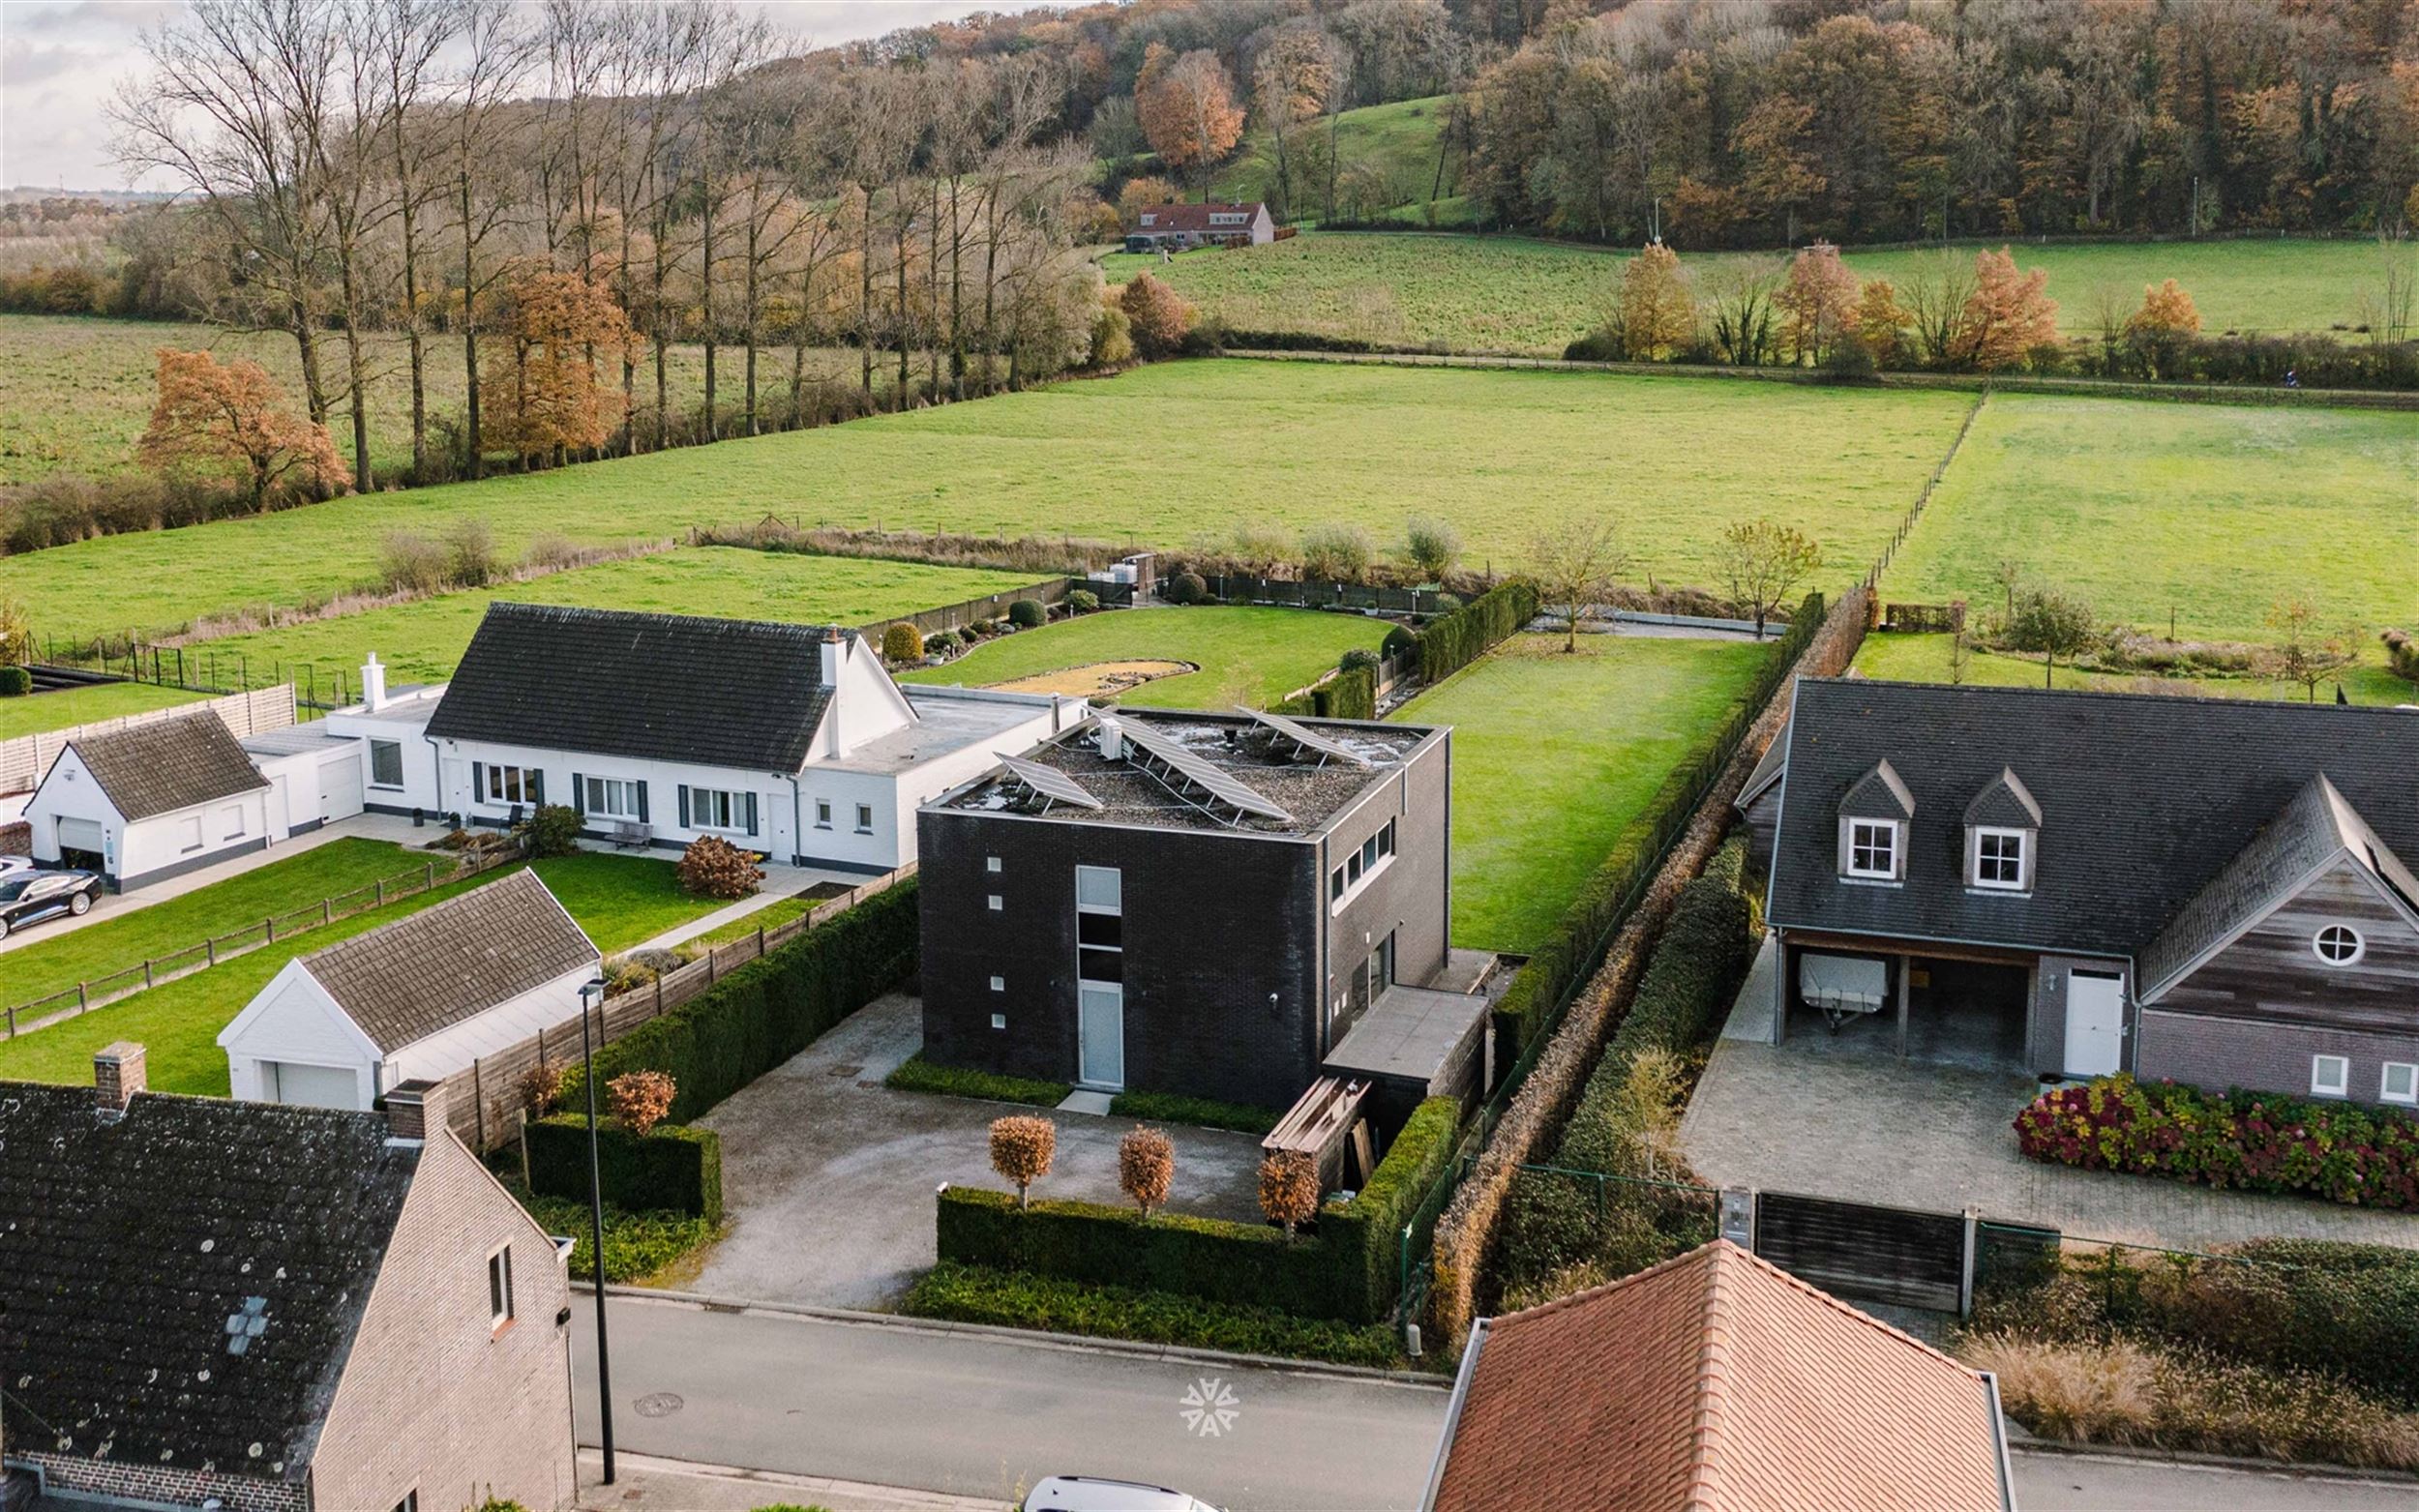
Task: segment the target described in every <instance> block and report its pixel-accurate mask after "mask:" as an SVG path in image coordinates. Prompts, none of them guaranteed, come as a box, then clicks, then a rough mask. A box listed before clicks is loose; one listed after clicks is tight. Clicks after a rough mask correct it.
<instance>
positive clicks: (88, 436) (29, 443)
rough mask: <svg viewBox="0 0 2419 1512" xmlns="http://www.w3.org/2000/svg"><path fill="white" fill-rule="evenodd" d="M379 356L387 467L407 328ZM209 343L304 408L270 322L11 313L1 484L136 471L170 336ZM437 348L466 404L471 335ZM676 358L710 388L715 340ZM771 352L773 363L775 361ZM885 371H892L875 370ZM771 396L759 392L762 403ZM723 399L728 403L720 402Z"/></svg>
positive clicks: (189, 346)
mask: <svg viewBox="0 0 2419 1512" xmlns="http://www.w3.org/2000/svg"><path fill="white" fill-rule="evenodd" d="M368 344H369V349H370V360H371V365H372V366H371V379H370V384H369V389H370V442H371V446H370V457H371V460H372V462H373V465H375V466H377V467H378V468H380V469H381V470H383V469H385V468H388V467H402V466H404V465H406V464H408V463H409V462H410V460H411V372H410V369H409V366H408V361H409V359H408V355H407V348H406V345H405V342H404V340H403V337H402V336H400V335H395V334H389V333H380V334H379V335H376V336H374V337H373V338H371V340H370V341H369V343H368ZM164 346H165V347H174V348H177V349H179V350H183V351H194V350H209V351H213V352H216V353H217V354H218V355H219V356H220V357H221V358H231V357H248V358H251V359H252V360H253V361H254V362H257V363H259V364H260V365H261V366H262V367H264V368H266V369H267V370H268V371H269V372H270V374H271V375H272V376H273V377H275V378H276V379H277V380H278V381H279V382H280V383H282V384H284V387H285V391H286V393H287V395H288V396H290V397H291V398H292V400H293V402H294V405H295V407H296V408H297V409H299V408H300V407H301V404H302V361H301V359H300V358H299V357H297V356H296V355H295V352H294V341H293V338H291V337H288V336H283V335H280V334H278V333H276V332H271V331H252V332H247V331H222V330H220V329H218V328H217V327H215V326H208V325H203V324H200V323H198V322H180V321H169V320H101V319H92V318H86V317H80V316H75V315H18V314H0V351H6V352H7V353H8V354H9V361H8V362H6V363H0V486H5V485H8V484H14V483H30V482H32V481H34V480H35V479H37V478H46V477H48V476H49V475H51V474H52V473H56V472H66V473H84V474H89V475H92V476H95V477H105V476H107V475H108V474H111V473H120V472H132V471H134V465H135V463H134V443H135V442H136V441H137V440H139V439H140V438H141V436H142V433H143V428H144V427H145V426H147V425H149V424H150V422H151V404H152V400H153V399H154V398H155V397H156V390H155V387H154V383H153V374H154V373H155V371H157V369H158V364H159V351H160V348H162V347H164ZM427 352H428V404H429V408H430V410H431V411H432V412H433V413H448V412H456V411H459V410H460V409H461V408H462V407H463V391H464V387H465V385H464V383H463V363H462V343H461V341H460V340H459V339H458V338H452V337H442V336H439V337H432V338H430V341H429V344H428V347H427ZM669 357H670V361H669V363H668V364H667V367H668V369H669V372H670V386H671V389H672V402H673V403H674V404H675V405H695V404H697V403H699V402H700V401H701V400H702V397H703V395H704V388H705V376H704V375H705V357H704V348H702V347H699V346H675V347H673V348H672V350H671V352H670V354H669ZM321 361H322V362H323V363H324V364H325V365H326V366H325V368H324V370H323V372H324V376H325V378H326V380H327V382H328V383H330V384H331V385H341V383H342V381H343V371H344V353H343V344H342V341H341V339H339V338H336V337H331V338H330V339H329V342H328V344H327V346H326V347H325V348H324V351H323V355H322V358H321ZM767 362H769V363H770V371H769V372H767V371H765V364H766V363H767ZM855 362H856V358H855V356H854V354H852V353H849V352H838V351H815V352H810V353H808V354H807V371H808V373H809V375H810V376H826V377H853V376H854V374H855V372H856V369H855V366H854V365H855ZM640 366H641V371H640V374H639V389H640V402H641V404H642V407H651V406H652V402H653V395H654V387H653V385H654V381H655V380H654V358H653V356H652V355H651V354H650V355H648V356H647V357H646V358H645V360H644V361H643V362H642V363H641V365H640ZM759 371H760V374H762V378H763V382H762V388H763V389H764V390H765V391H766V392H767V393H770V392H773V391H778V393H779V394H780V395H781V396H783V401H784V402H786V401H787V396H788V394H789V392H790V354H789V352H787V351H786V350H785V351H783V352H781V353H780V354H778V356H776V357H771V358H762V357H760V359H759ZM738 373H739V364H738V361H737V358H736V354H734V356H733V360H732V363H731V365H730V366H729V367H728V368H727V369H726V370H725V371H724V374H723V376H722V381H721V382H720V383H719V384H718V385H717V392H716V395H715V398H716V399H717V400H720V401H721V402H722V403H732V404H735V403H737V402H738V401H739V400H740V399H741V390H740V388H739V381H738ZM875 380H876V382H877V383H878V384H879V383H880V382H881V375H880V374H879V373H877V374H876V378H875ZM762 402H768V400H763V399H760V403H762ZM717 407H720V406H719V405H718V406H717ZM334 429H335V430H336V431H337V447H338V450H340V451H342V452H343V454H344V457H345V460H347V461H350V460H352V431H351V429H350V421H349V419H348V420H346V421H345V422H343V424H342V425H338V426H335V427H334Z"/></svg>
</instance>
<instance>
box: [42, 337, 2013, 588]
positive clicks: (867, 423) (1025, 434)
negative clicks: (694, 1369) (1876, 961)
mask: <svg viewBox="0 0 2419 1512" xmlns="http://www.w3.org/2000/svg"><path fill="white" fill-rule="evenodd" d="M1971 404H1972V400H1971V399H1970V398H1968V397H1967V396H1964V395H1957V394H1946V393H1927V392H1884V391H1873V390H1865V391H1857V390H1833V389H1821V388H1812V387H1801V386H1797V385H1787V384H1764V383H1742V382H1732V381H1724V380H1719V379H1690V378H1665V377H1620V376H1609V375H1605V374H1599V373H1561V372H1480V371H1414V370H1405V369H1393V368H1347V367H1336V366H1331V365H1326V364H1318V363H1266V362H1250V361H1230V362H1187V363H1167V364H1159V365H1156V366H1152V367H1149V368H1145V369H1142V370H1140V371H1134V372H1130V373H1127V374H1125V375H1123V376H1120V377H1117V378H1111V379H1104V380H1097V381H1086V382H1070V383H1062V384H1058V385H1054V386H1052V387H1049V388H1044V389H1037V390H1030V391H1028V392H1025V393H1022V394H1009V395H1003V396H1000V397H999V398H996V399H987V400H981V401H979V402H976V403H967V404H949V405H943V406H941V407H940V408H937V409H928V410H920V411H914V412H911V413H909V414H904V415H887V416H881V417H878V418H874V419H870V420H862V421H856V422H853V423H851V424H849V425H844V426H833V427H828V428H826V429H823V430H810V431H800V432H793V433H791V434H787V435H777V436H763V437H760V438H757V439H754V440H743V441H726V442H723V443H720V444H718V445H715V446H702V447H689V448H685V449H682V450H677V451H672V452H664V453H658V454H655V455H652V456H647V457H639V458H631V459H627V460H616V461H607V462H593V463H589V464H587V465H585V466H580V467H567V468H563V469H561V470H559V471H555V472H550V473H538V474H531V475H526V476H518V477H509V478H499V479H493V480H490V481H488V482H485V483H479V484H468V485H456V486H454V487H450V488H442V489H412V490H408V491H404V492H399V493H382V494H376V495H373V496H370V497H351V498H344V499H340V500H335V501H332V502H330V503H326V504H315V505H312V506H310V507H308V508H303V509H294V510H287V511H285V512H284V513H282V514H277V515H270V516H264V517H259V518H254V519H236V520H223V521H220V522H217V523H214V524H208V525H195V526H193V527H190V528H188V529H183V530H170V531H162V532H157V533H152V534H145V535H127V536H110V537H106V538H104V539H100V540H93V541H83V542H78V543H76V544H75V545H74V546H68V547H60V548H53V549H51V550H47V551H40V552H36V553H34V554H31V555H28V556H22V557H9V558H5V559H0V591H6V592H8V593H11V594H14V595H15V596H16V597H17V598H19V599H21V600H22V601H24V603H25V605H26V608H27V609H28V611H29V612H30V614H31V616H32V619H33V623H34V625H35V627H36V628H37V629H38V630H40V631H43V632H46V633H50V634H56V635H67V634H71V633H78V634H89V633H91V632H94V631H100V630H123V629H126V628H127V627H129V626H144V627H151V628H164V627H173V626H177V625H182V624H184V623H186V622H188V621H190V620H192V619H193V618H194V616H196V615H199V614H205V613H209V612H213V611H222V610H227V609H232V608H240V607H243V606H248V605H259V604H272V605H294V604H299V603H301V602H303V601H304V600H305V599H307V598H309V597H310V596H312V595H314V594H316V595H325V594H327V593H330V592H332V591H335V590H337V589H340V588H343V587H345V586H348V585H351V584H355V583H360V582H363V581H365V580H368V579H370V578H373V576H374V574H375V571H376V558H377V550H378V542H379V539H380V538H381V537H382V536H383V535H384V533H385V532H387V531H389V530H393V529H398V528H405V529H412V530H418V531H422V532H427V533H432V534H433V533H437V532H440V531H442V530H443V529H444V528H445V526H446V525H447V524H448V523H449V522H450V521H452V520H455V519H463V518H470V519H485V520H487V521H489V522H490V523H491V524H492V525H493V528H494V532H495V536H496V539H497V544H498V546H499V548H501V549H503V550H505V551H507V552H513V553H518V552H519V551H520V550H521V549H522V548H523V546H525V545H526V543H527V541H528V539H529V537H530V536H531V535H533V534H534V533H536V532H538V531H541V530H548V531H556V532H560V533H562V534H564V535H567V536H570V537H571V538H572V539H574V540H577V541H582V542H601V541H612V540H627V539H631V538H633V537H646V538H656V539H660V538H661V537H663V536H665V535H667V534H670V533H672V532H674V531H678V530H681V529H683V528H685V527H686V526H688V525H689V524H691V523H693V522H718V521H719V522H737V521H741V520H747V519H756V518H759V517H761V516H762V515H763V514H764V513H765V512H766V511H768V510H770V511H777V512H779V513H781V514H783V515H791V516H799V517H803V518H804V519H808V520H809V521H817V520H831V521H835V522H841V523H849V524H875V523H882V524H887V525H891V526H911V527H915V528H920V529H930V528H932V527H933V526H935V525H941V526H945V527H947V528H949V529H951V530H973V531H984V532H999V531H1005V532H1008V533H1011V534H1026V533H1031V532H1040V533H1045V534H1058V533H1068V534H1074V535H1084V536H1097V537H1103V538H1111V539H1116V540H1120V541H1128V540H1130V541H1134V542H1138V543H1144V544H1155V545H1162V546H1171V545H1172V546H1181V545H1185V544H1187V543H1189V542H1192V541H1194V540H1196V539H1199V538H1204V537H1207V538H1209V539H1213V540H1217V541H1221V542H1223V541H1225V540H1227V539H1229V538H1230V536H1231V532H1232V530H1233V528H1234V526H1235V525H1236V524H1237V523H1239V522H1242V521H1247V520H1263V521H1270V522H1275V523H1278V524H1281V525H1284V526H1287V527H1291V528H1295V529H1299V527H1301V526H1303V525H1307V524H1314V523H1321V522H1327V521H1333V520H1354V521H1358V522H1359V523H1361V524H1363V525H1365V526H1366V527H1367V528H1368V529H1369V530H1370V532H1371V533H1372V534H1373V535H1374V536H1375V537H1377V538H1378V540H1379V541H1380V542H1381V543H1382V544H1384V545H1386V546H1388V547H1389V548H1391V547H1393V546H1394V545H1395V544H1396V543H1398V542H1399V540H1400V538H1401V535H1402V530H1403V521H1404V519H1405V518H1406V517H1408V516H1410V515H1413V514H1417V513H1436V514H1442V515H1446V516H1448V517H1450V518H1452V519H1456V520H1458V521H1459V522H1460V524H1461V528H1462V531H1463V534H1464V536H1465V538H1466V539H1467V542H1468V546H1469V553H1468V556H1469V562H1470V565H1472V566H1484V565H1486V564H1488V563H1490V562H1491V563H1493V564H1494V565H1495V566H1496V567H1497V568H1498V569H1501V568H1504V567H1506V566H1508V565H1510V564H1511V563H1513V562H1514V561H1515V560H1517V559H1518V558H1519V557H1521V556H1522V555H1523V554H1524V553H1525V550H1526V547H1527V543H1528V542H1529V541H1531V540H1533V539H1534V538H1535V536H1536V534H1537V532H1538V530H1539V529H1540V528H1541V527H1543V526H1545V525H1547V524H1549V523H1551V522H1552V521H1554V520H1557V519H1564V518H1567V517H1568V516H1570V515H1572V514H1574V513H1594V512H1599V511H1600V512H1603V513H1606V514H1609V515H1612V516H1614V517H1615V518H1617V519H1619V520H1620V521H1621V522H1622V524H1623V526H1624V528H1625V532H1626V535H1627V537H1628V547H1629V549H1630V553H1631V560H1630V566H1629V573H1628V577H1629V578H1630V580H1632V581H1644V580H1645V579H1646V578H1647V577H1648V576H1649V575H1652V576H1654V577H1655V578H1657V579H1659V580H1662V581H1666V582H1678V583H1707V582H1711V581H1713V580H1714V578H1715V576H1716V566H1715V561H1714V544H1715V542H1716V540H1717V537H1718V534H1719V532H1720V529H1721V527H1722V526H1723V525H1724V524H1726V523H1728V522H1730V521H1732V520H1736V519H1752V518H1755V517H1757V516H1764V515H1770V516H1772V517H1774V518H1777V519H1785V520H1790V521H1792V522H1794V523H1796V524H1797V525H1799V526H1800V527H1801V528H1804V529H1806V530H1807V531H1808V532H1809V533H1811V534H1812V535H1814V536H1815V537H1816V538H1817V539H1819V540H1820V541H1821V542H1822V544H1823V546H1824V548H1825V550H1826V552H1827V553H1829V554H1830V555H1831V557H1832V559H1833V562H1834V564H1835V567H1834V569H1833V570H1832V572H1831V573H1829V574H1827V578H1832V579H1839V580H1844V579H1845V578H1850V577H1852V576H1854V575H1855V574H1856V573H1857V572H1859V571H1861V570H1862V565H1863V564H1864V563H1866V562H1867V561H1869V560H1870V559H1871V557H1872V555H1873V553H1874V552H1875V551H1876V550H1878V548H1880V546H1881V544H1882V543H1883V542H1884V541H1886V540H1887V539H1888V538H1889V535H1890V532H1891V530H1892V529H1893V528H1894V527H1895V525H1896V521H1897V519H1899V517H1900V516H1901V515H1902V513H1903V512H1904V511H1905V509H1906V507H1907V506H1908V505H1909V504H1910V503H1912V502H1913V500H1914V498H1915V496H1916V494H1917V492H1918V491H1919V490H1920V489H1921V488H1922V486H1923V483H1924V480H1925V478H1926V477H1927V476H1928V475H1929V474H1930V472H1931V469H1932V468H1933V467H1934V466H1935V465H1937V464H1938V462H1939V460H1940V458H1941V456H1942V455H1943V454H1944V453H1945V452H1946V451H1947V450H1948V447H1949V442H1950V439H1951V437H1952V436H1954V435H1955V433H1956V427H1957V423H1958V421H1959V420H1960V418H1961V417H1962V416H1963V415H1964V413H1965V411H1966V410H1967V409H1968V408H1969V407H1970V406H1971ZM1194 480H1214V486H1213V487H1210V488H1209V489H1207V491H1205V488H1204V487H1203V486H1200V485H1199V484H1197V482H1195V481H1194ZM697 607H698V608H701V609H703V610H707V611H713V610H714V609H715V608H716V606H715V605H713V604H711V603H701V604H699V605H698V606H697Z"/></svg>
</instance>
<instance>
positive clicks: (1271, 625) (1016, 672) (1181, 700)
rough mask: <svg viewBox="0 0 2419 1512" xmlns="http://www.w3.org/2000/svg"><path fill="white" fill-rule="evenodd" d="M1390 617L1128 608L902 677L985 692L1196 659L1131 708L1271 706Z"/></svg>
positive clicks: (1367, 641)
mask: <svg viewBox="0 0 2419 1512" xmlns="http://www.w3.org/2000/svg"><path fill="white" fill-rule="evenodd" d="M1387 628H1388V627H1387V625H1386V623H1385V622H1384V621H1383V620H1375V619H1363V618H1361V617H1360V616H1359V615H1357V614H1320V613H1314V612H1312V611H1310V610H1307V609H1282V608H1221V607H1215V606H1212V607H1209V608H1188V609H1126V610H1116V611H1112V612H1107V613H1100V614H1088V615H1086V616H1084V617H1083V618H1081V619H1071V620H1064V621H1061V622H1060V623H1059V624H1056V625H1051V626H1049V627H1047V628H1045V629H1041V630H1028V631H1025V632H1022V633H1021V634H1018V635H1014V636H1008V637H1003V638H1001V639H998V640H994V641H991V642H990V643H989V644H986V645H981V646H977V647H975V648H974V649H973V650H972V651H970V652H968V653H967V654H966V655H965V656H963V657H961V658H959V659H958V660H957V661H954V662H951V663H950V664H949V665H948V666H946V667H926V668H924V669H922V670H920V671H914V672H910V673H908V674H907V675H906V676H905V677H904V678H902V679H901V680H902V681H904V682H919V683H964V684H966V685H968V686H969V687H985V686H988V685H990V684H993V683H1001V682H1007V681H1009V680H1011V679H1013V678H1019V677H1031V676H1034V675H1036V674H1038V673H1042V672H1054V671H1058V670H1060V669H1061V668H1064V667H1083V666H1087V665H1089V664H1090V663H1094V662H1122V661H1136V660H1157V661H1169V662H1190V663H1192V664H1194V665H1195V666H1197V667H1200V668H1201V670H1200V671H1198V672H1192V673H1188V674H1184V675H1180V676H1176V677H1163V678H1160V679H1158V680H1157V681H1154V682H1149V683H1145V684H1143V685H1142V686H1141V687H1138V688H1136V689H1134V690H1133V691H1132V692H1130V693H1128V694H1126V695H1125V696H1124V697H1123V700H1122V701H1124V702H1127V703H1133V704H1138V705H1141V706H1144V707H1152V708H1171V709H1224V708H1231V707H1233V706H1234V705H1236V704H1245V705H1248V706H1250V707H1252V708H1265V707H1267V706H1268V705H1269V704H1271V703H1274V702H1276V701H1277V700H1278V699H1280V698H1283V697H1285V696H1286V695H1288V694H1290V693H1292V692H1293V691H1294V690H1295V689H1297V688H1300V687H1304V686H1306V685H1307V684H1309V683H1311V682H1314V681H1316V680H1317V679H1318V678H1319V677H1320V676H1321V675H1323V674H1324V673H1326V672H1327V671H1328V669H1329V668H1330V667H1333V666H1335V663H1336V660H1337V658H1339V657H1341V656H1342V655H1343V654H1344V653H1345V652H1347V651H1349V650H1351V649H1353V648H1354V647H1355V646H1359V647H1362V648H1364V649H1367V650H1371V651H1374V650H1376V649H1377V648H1378V643H1379V642H1380V641H1382V640H1384V639H1385V638H1386V632H1387Z"/></svg>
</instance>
